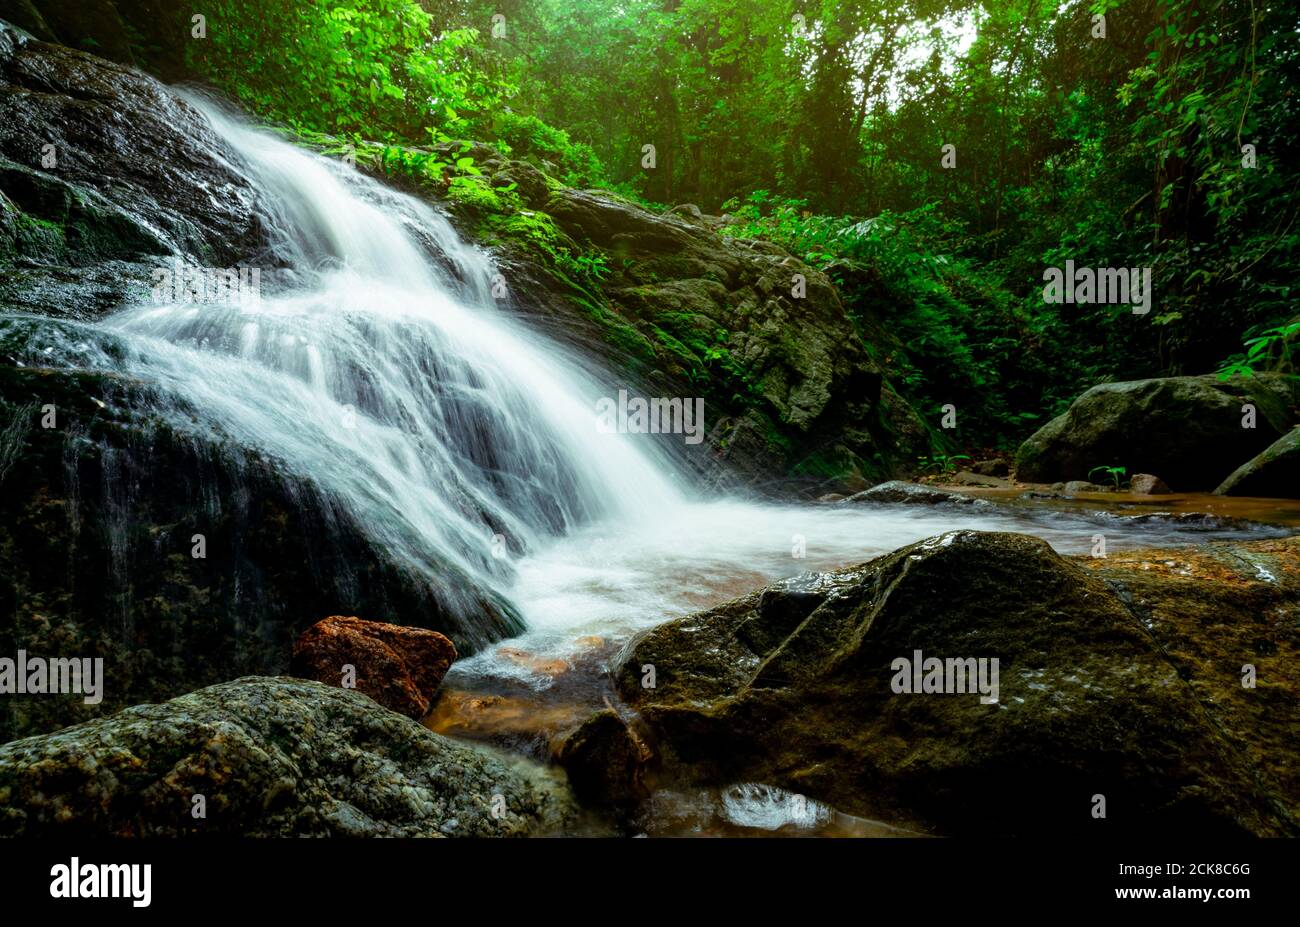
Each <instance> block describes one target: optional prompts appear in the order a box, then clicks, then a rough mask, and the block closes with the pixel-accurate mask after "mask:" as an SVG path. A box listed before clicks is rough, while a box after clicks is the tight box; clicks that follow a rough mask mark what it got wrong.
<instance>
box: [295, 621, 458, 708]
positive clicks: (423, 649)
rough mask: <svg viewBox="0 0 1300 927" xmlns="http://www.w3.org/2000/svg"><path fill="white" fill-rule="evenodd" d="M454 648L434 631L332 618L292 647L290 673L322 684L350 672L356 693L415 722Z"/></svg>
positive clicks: (333, 682)
mask: <svg viewBox="0 0 1300 927" xmlns="http://www.w3.org/2000/svg"><path fill="white" fill-rule="evenodd" d="M456 656H457V654H456V647H455V645H454V644H452V642H451V641H450V640H448V639H447V638H446V637H444V636H443V635H441V634H439V633H438V632H437V631H429V630H426V629H424V628H408V627H405V626H403V625H398V624H385V623H383V622H380V621H365V620H364V619H361V618H349V617H344V616H342V615H334V616H332V617H330V618H326V619H325V620H324V621H318V622H316V624H314V625H312V626H311V627H310V628H308V629H307V630H306V631H304V632H303V633H302V635H301V636H300V637H299V638H298V640H297V642H296V643H295V644H294V645H293V672H294V674H295V675H297V676H301V677H303V678H304V679H315V680H317V681H318V682H323V683H325V684H327V685H331V686H338V685H342V684H343V682H344V674H345V667H347V666H352V667H355V669H356V674H355V675H356V689H357V691H359V692H363V693H365V694H366V695H368V696H370V697H371V698H372V699H374V700H375V701H376V702H378V703H379V704H381V705H383V706H384V707H385V708H390V709H392V710H393V711H397V712H401V713H402V714H404V715H407V716H408V717H411V718H414V719H415V720H417V721H418V720H420V719H421V718H423V717H424V716H425V715H426V714H428V711H429V704H430V703H431V702H432V700H433V694H434V693H435V692H436V691H437V690H438V686H439V684H441V682H442V677H443V676H444V675H446V673H447V669H448V668H449V667H450V666H451V664H452V663H453V662H455V660H456Z"/></svg>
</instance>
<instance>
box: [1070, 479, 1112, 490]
mask: <svg viewBox="0 0 1300 927" xmlns="http://www.w3.org/2000/svg"><path fill="white" fill-rule="evenodd" d="M1061 489H1062V490H1063V491H1064V492H1067V493H1076V492H1109V491H1110V487H1107V486H1100V485H1098V484H1097V483H1089V482H1088V481H1087V480H1070V481H1069V482H1068V483H1066V484H1065V485H1064V486H1062V487H1061Z"/></svg>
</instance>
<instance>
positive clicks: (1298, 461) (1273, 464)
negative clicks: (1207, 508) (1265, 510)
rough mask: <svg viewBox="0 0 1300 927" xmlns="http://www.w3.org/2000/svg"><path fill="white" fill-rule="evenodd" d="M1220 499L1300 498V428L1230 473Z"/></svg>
mask: <svg viewBox="0 0 1300 927" xmlns="http://www.w3.org/2000/svg"><path fill="white" fill-rule="evenodd" d="M1214 491H1215V492H1216V493H1217V494H1219V495H1221V496H1267V497H1274V498H1279V497H1280V498H1284V499H1300V428H1292V429H1291V430H1290V431H1288V432H1287V433H1286V434H1284V435H1283V436H1282V437H1280V438H1278V439H1277V440H1276V441H1274V442H1273V443H1272V444H1270V445H1269V446H1268V447H1266V448H1264V450H1262V451H1260V452H1259V454H1257V455H1256V456H1254V457H1252V458H1251V459H1250V460H1248V461H1246V462H1245V463H1244V464H1242V465H1241V466H1240V467H1238V468H1237V469H1236V470H1233V471H1232V473H1231V474H1229V476H1228V478H1227V479H1226V480H1224V481H1223V482H1222V483H1220V484H1219V485H1218V487H1217V488H1216V489H1215V490H1214Z"/></svg>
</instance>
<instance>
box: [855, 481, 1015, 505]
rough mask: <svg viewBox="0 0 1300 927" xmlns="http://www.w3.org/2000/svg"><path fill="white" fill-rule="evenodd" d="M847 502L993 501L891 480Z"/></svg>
mask: <svg viewBox="0 0 1300 927" xmlns="http://www.w3.org/2000/svg"><path fill="white" fill-rule="evenodd" d="M845 501H846V502H851V503H863V502H876V503H882V504H888V505H898V504H905V505H962V506H971V507H973V508H990V507H992V505H993V503H991V502H989V501H988V500H987V499H977V498H975V497H974V496H967V495H963V494H962V493H959V492H953V491H952V490H948V489H937V488H935V487H933V486H922V485H920V484H919V483H907V482H904V481H903V480H890V481H889V482H887V483H881V484H880V485H879V486H872V487H871V488H870V489H866V490H863V491H862V492H859V493H854V494H853V495H852V496H849V498H848V499H846V500H845Z"/></svg>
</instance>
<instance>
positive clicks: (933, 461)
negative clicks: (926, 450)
mask: <svg viewBox="0 0 1300 927" xmlns="http://www.w3.org/2000/svg"><path fill="white" fill-rule="evenodd" d="M959 460H970V457H969V456H968V455H966V454H951V455H949V454H935V455H934V456H933V457H918V458H917V463H918V464H919V465H920V468H921V469H922V470H926V471H937V472H939V473H944V474H948V473H956V472H957V461H959Z"/></svg>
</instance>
